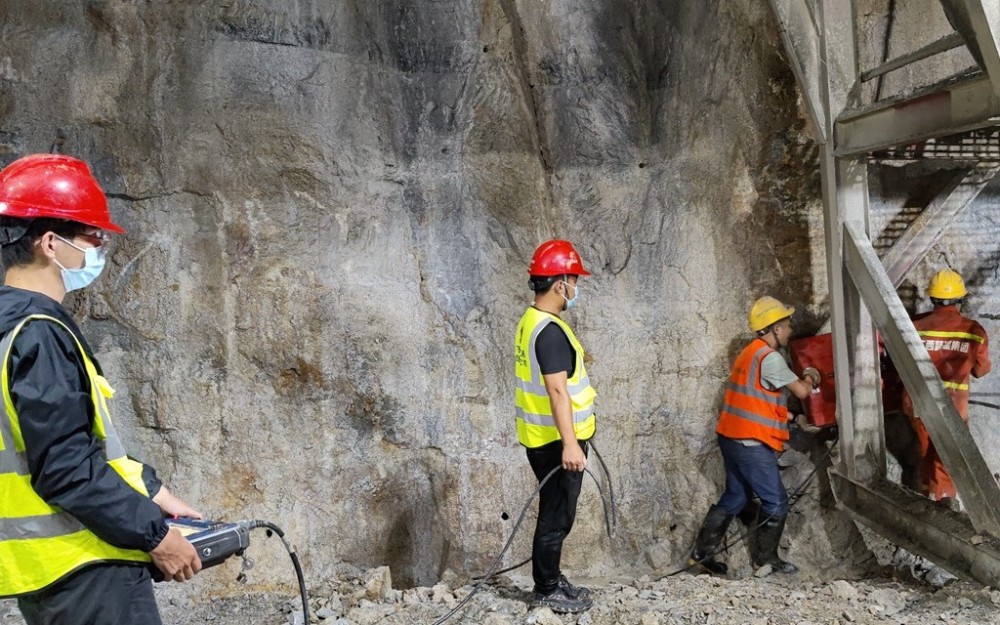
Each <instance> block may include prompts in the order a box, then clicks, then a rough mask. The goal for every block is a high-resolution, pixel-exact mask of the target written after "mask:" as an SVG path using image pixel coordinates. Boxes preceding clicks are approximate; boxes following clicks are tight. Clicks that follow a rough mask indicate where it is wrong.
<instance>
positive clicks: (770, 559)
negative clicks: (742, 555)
mask: <svg viewBox="0 0 1000 625" xmlns="http://www.w3.org/2000/svg"><path fill="white" fill-rule="evenodd" d="M783 531H785V519H783V518H781V519H768V520H766V521H764V523H763V524H762V525H761V526H760V530H758V533H757V555H756V556H754V565H755V566H758V567H762V566H764V565H765V564H770V565H771V569H772V570H774V571H779V572H781V573H795V572H796V571H798V570H799V567H797V566H795V565H794V564H792V563H791V562H785V561H784V560H782V559H781V558H779V557H778V543H779V542H781V533H782V532H783Z"/></svg>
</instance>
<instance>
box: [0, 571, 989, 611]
mask: <svg viewBox="0 0 1000 625" xmlns="http://www.w3.org/2000/svg"><path fill="white" fill-rule="evenodd" d="M465 581H466V580H462V579H454V580H453V581H452V582H451V583H440V584H438V585H435V586H433V587H429V588H427V587H422V588H410V589H406V590H400V589H394V588H393V587H392V583H391V575H390V571H389V569H388V568H387V567H382V568H378V569H374V570H370V571H366V572H363V573H359V574H357V575H352V576H345V577H344V578H342V579H338V580H335V581H330V582H324V583H321V584H316V586H315V587H314V588H312V589H310V610H311V611H312V619H311V620H312V622H313V623H321V624H325V625H376V624H381V625H404V624H405V625H415V624H426V625H431V624H432V623H434V622H435V621H436V620H437V619H438V618H439V617H441V616H442V615H444V614H445V613H446V612H448V610H450V609H451V608H452V607H454V606H455V605H457V603H458V602H459V601H461V600H462V599H463V598H465V597H466V596H468V594H469V593H470V592H472V588H473V586H472V585H471V584H466V583H464V582H465ZM578 581H580V582H589V585H590V587H591V588H592V589H593V591H594V607H593V608H592V609H591V610H590V611H589V612H586V613H584V614H580V615H572V616H570V615H556V614H553V613H552V612H551V611H549V610H548V609H535V610H529V609H528V606H527V602H526V600H527V597H528V590H529V589H530V586H531V579H530V577H528V576H525V575H510V576H501V577H500V578H498V579H495V580H493V581H492V582H490V583H489V584H487V585H485V586H484V587H483V588H482V589H481V590H480V591H479V592H478V593H476V595H475V596H474V597H473V598H472V599H471V601H469V603H468V604H467V605H466V606H465V607H464V608H463V609H462V611H461V612H459V613H458V614H456V615H455V616H453V617H452V618H450V619H449V620H448V621H447V623H449V624H451V623H455V624H457V623H466V624H470V623H476V624H481V625H522V624H523V625H571V624H575V625H632V624H634V625H667V624H672V623H677V624H693V623H698V624H706V625H786V624H787V625H810V624H816V625H819V624H824V625H853V624H869V623H870V624H875V623H879V624H882V623H889V624H899V625H923V624H927V625H929V624H934V625H986V624H988V623H994V622H997V620H998V619H1000V590H993V589H992V588H989V587H982V586H980V585H978V584H973V583H968V582H959V581H952V582H950V583H948V584H947V585H945V586H944V587H935V586H933V585H930V584H928V583H925V582H918V581H913V580H900V579H893V578H891V577H880V578H877V579H865V580H860V581H847V580H835V581H831V582H810V581H805V580H802V579H797V578H796V577H794V576H790V577H786V576H777V575H774V576H770V577H766V578H756V577H753V576H749V577H746V578H743V579H719V578H713V577H708V576H705V575H700V576H694V575H688V574H682V575H678V576H674V577H668V578H665V579H660V580H657V579H655V578H650V577H642V578H639V579H637V580H630V581H609V580H578ZM161 612H162V614H163V620H164V623H165V624H167V625H196V624H199V625H200V624H202V623H213V624H218V625H257V624H259V625H302V622H303V621H302V613H301V606H300V604H299V601H298V599H297V598H289V596H288V595H287V594H284V595H283V594H279V593H275V592H273V591H253V592H251V591H248V592H247V593H246V594H244V595H239V596H229V597H217V598H211V599H204V600H189V599H183V600H182V599H177V598H168V599H165V600H161ZM22 623H23V622H22V621H21V619H20V617H19V615H18V614H17V610H16V608H15V607H14V606H13V604H12V603H11V602H9V601H7V602H3V603H0V625H22Z"/></svg>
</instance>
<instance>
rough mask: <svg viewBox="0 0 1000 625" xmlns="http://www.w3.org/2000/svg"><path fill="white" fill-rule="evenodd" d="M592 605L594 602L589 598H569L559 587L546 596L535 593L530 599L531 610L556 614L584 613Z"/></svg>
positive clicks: (562, 588) (564, 589)
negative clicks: (539, 609) (550, 611)
mask: <svg viewBox="0 0 1000 625" xmlns="http://www.w3.org/2000/svg"><path fill="white" fill-rule="evenodd" d="M592 605H594V602H593V601H591V599H590V597H571V596H570V595H569V593H567V592H566V588H564V587H563V586H561V585H560V586H556V589H555V590H553V591H552V592H550V593H549V594H547V595H543V594H542V593H540V592H536V593H535V595H534V597H532V599H531V607H532V608H548V609H550V610H552V611H553V612H556V613H557V614H576V613H577V612H585V611H586V610H589V609H590V606H592Z"/></svg>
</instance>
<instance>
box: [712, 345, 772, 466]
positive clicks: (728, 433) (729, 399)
mask: <svg viewBox="0 0 1000 625" xmlns="http://www.w3.org/2000/svg"><path fill="white" fill-rule="evenodd" d="M773 351H774V350H773V349H771V348H770V347H768V345H767V343H765V342H764V339H754V340H753V341H751V342H750V344H749V345H747V346H746V347H744V348H743V351H742V352H740V355H739V356H737V357H736V362H734V363H733V370H732V372H731V373H730V374H729V382H727V383H726V396H725V398H724V399H723V405H722V416H720V417H719V425H718V427H716V428H715V431H716V432H717V433H719V434H721V435H723V436H725V437H726V438H750V439H754V440H758V441H760V442H762V443H764V444H765V445H767V446H768V447H770V448H772V449H774V450H775V451H781V450H782V449H784V447H785V441H787V440H788V408H787V406H786V401H785V391H784V389H778V390H776V391H771V390H768V389H766V388H764V385H763V384H761V377H760V366H761V362H762V361H763V360H764V357H765V356H767V355H768V354H770V353H771V352H773Z"/></svg>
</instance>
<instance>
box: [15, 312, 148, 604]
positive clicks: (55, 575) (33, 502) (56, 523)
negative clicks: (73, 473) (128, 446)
mask: <svg viewBox="0 0 1000 625" xmlns="http://www.w3.org/2000/svg"><path fill="white" fill-rule="evenodd" d="M31 321H36V322H38V321H41V322H45V323H56V324H58V325H59V326H61V327H62V328H64V329H65V330H66V331H67V332H69V334H70V336H72V337H73V340H74V341H75V342H76V347H77V350H78V351H79V354H80V357H81V359H82V360H83V364H84V367H85V369H86V371H87V377H88V379H89V382H90V399H91V401H92V402H93V407H94V413H93V414H94V415H95V417H94V427H93V432H94V436H95V437H97V438H98V439H99V440H100V441H101V442H102V444H103V446H104V454H105V457H106V458H107V460H108V464H110V465H111V466H112V467H113V468H114V469H115V471H117V472H118V474H119V475H121V476H122V478H123V479H124V480H125V481H126V482H128V484H129V485H130V486H131V487H132V488H134V489H135V490H137V491H139V492H140V493H142V494H143V495H146V496H148V495H149V493H148V492H147V491H146V485H145V483H144V482H143V480H142V464H141V463H139V462H136V461H134V460H131V459H129V458H128V457H126V455H125V449H124V448H123V447H122V443H121V440H119V438H118V435H117V433H116V432H115V429H114V426H113V425H112V423H111V416H110V414H109V412H108V405H107V399H108V398H110V397H111V396H112V395H113V394H114V389H112V388H111V386H110V385H109V384H108V382H107V380H105V379H104V377H103V376H101V375H100V374H99V373H98V372H97V367H96V366H95V365H94V363H93V361H92V360H91V359H90V357H89V356H88V355H87V352H86V351H84V349H83V345H82V344H81V343H80V339H79V338H77V337H76V335H75V334H73V332H72V330H70V329H69V328H68V327H67V326H66V324H64V323H63V322H61V321H59V320H58V319H56V318H54V317H50V316H48V315H30V316H28V317H25V318H24V319H23V320H21V322H20V323H18V325H17V326H15V327H14V329H12V330H11V331H10V332H8V333H7V335H6V336H5V337H4V338H3V340H2V341H0V358H2V362H0V365H2V369H0V385H2V387H3V402H4V407H5V408H6V413H7V415H6V418H0V597H10V596H14V595H21V594H24V593H29V592H34V591H36V590H41V589H43V588H45V587H47V586H49V585H51V584H53V583H55V582H57V581H59V580H60V579H62V578H63V577H65V576H66V575H68V574H70V573H72V572H74V571H76V570H77V569H79V568H81V567H83V566H85V565H87V564H91V563H94V562H104V561H120V562H149V561H150V557H149V555H148V554H146V553H144V552H142V551H136V550H131V549H120V548H118V547H115V546H113V545H111V544H109V543H106V542H104V541H103V540H101V539H100V538H98V536H97V535H96V534H94V533H93V532H91V531H90V530H88V529H86V528H85V527H84V526H83V525H82V524H81V523H80V522H79V521H78V520H77V519H76V518H75V517H73V516H72V515H71V514H69V513H67V512H63V511H62V510H60V509H59V508H56V507H53V506H50V505H49V504H48V503H46V502H45V500H43V499H42V498H41V497H39V496H38V494H37V493H36V492H35V491H34V489H33V488H32V487H31V474H30V472H29V471H28V460H27V455H26V454H25V447H24V439H23V438H22V437H21V426H20V423H19V422H18V417H17V411H16V410H15V408H14V402H13V400H12V399H11V396H10V380H9V378H8V375H9V373H8V365H9V362H10V352H11V346H12V345H13V344H14V338H15V337H16V336H17V334H18V333H19V332H20V331H21V329H22V328H23V327H24V326H25V324H27V323H29V322H31Z"/></svg>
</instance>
